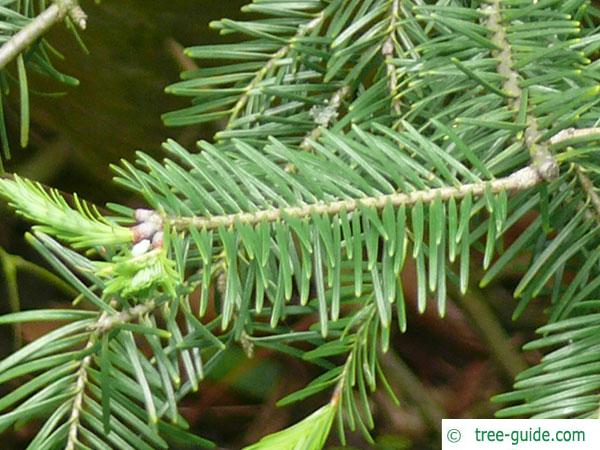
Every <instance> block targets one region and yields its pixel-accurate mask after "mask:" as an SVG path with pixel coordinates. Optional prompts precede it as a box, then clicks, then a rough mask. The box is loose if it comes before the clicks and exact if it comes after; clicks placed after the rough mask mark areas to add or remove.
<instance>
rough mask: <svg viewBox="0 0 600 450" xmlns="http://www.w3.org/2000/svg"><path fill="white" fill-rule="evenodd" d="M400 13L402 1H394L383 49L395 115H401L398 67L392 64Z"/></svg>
mask: <svg viewBox="0 0 600 450" xmlns="http://www.w3.org/2000/svg"><path fill="white" fill-rule="evenodd" d="M399 13H400V0H393V1H392V6H391V10H390V36H389V37H388V38H387V40H386V41H385V42H384V44H383V47H382V48H381V54H382V55H383V58H384V59H385V70H386V72H387V76H388V78H389V83H388V84H389V89H390V94H391V96H392V101H391V103H392V109H393V111H394V113H395V114H397V115H400V113H401V110H400V102H399V100H398V99H396V98H394V96H395V95H396V90H397V89H398V73H397V72H396V66H395V65H394V63H392V62H391V59H392V58H393V57H394V48H395V39H394V36H395V34H396V26H397V23H398V15H399Z"/></svg>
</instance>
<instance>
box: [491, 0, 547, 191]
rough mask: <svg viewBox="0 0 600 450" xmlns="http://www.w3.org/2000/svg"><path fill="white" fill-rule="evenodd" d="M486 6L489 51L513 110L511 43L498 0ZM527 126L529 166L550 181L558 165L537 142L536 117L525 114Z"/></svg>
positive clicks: (517, 93) (519, 93)
mask: <svg viewBox="0 0 600 450" xmlns="http://www.w3.org/2000/svg"><path fill="white" fill-rule="evenodd" d="M486 1H487V4H488V5H487V6H484V7H483V8H482V10H483V12H484V13H485V14H487V21H486V22H485V25H486V26H487V27H488V29H489V30H490V31H491V32H492V34H493V36H492V43H493V44H495V45H496V46H497V47H498V48H499V49H500V50H499V51H493V52H492V54H494V55H495V56H496V58H497V59H498V73H499V74H500V75H501V76H502V77H503V80H504V81H503V83H502V88H503V90H504V92H505V93H506V94H507V95H508V96H509V97H511V100H510V101H509V107H510V109H511V110H513V111H517V110H518V108H519V106H520V105H521V100H522V97H523V90H522V89H521V87H520V85H519V72H518V71H517V70H516V69H515V68H514V57H513V53H512V48H511V45H510V43H509V41H508V37H507V31H506V29H505V28H504V26H503V20H504V19H503V17H502V12H501V1H500V0H486ZM526 124H527V128H526V129H525V144H526V146H527V148H528V149H529V153H530V155H531V159H532V165H533V167H534V168H535V169H536V170H537V171H538V172H539V174H540V176H541V177H542V178H544V179H545V180H552V179H554V178H556V177H557V176H558V172H559V169H558V164H557V162H556V161H555V159H554V157H553V156H552V154H551V153H550V150H549V144H548V143H547V142H540V141H541V138H542V134H543V133H542V132H541V131H540V129H539V125H538V121H537V119H536V118H535V117H534V116H533V115H531V114H527V118H526Z"/></svg>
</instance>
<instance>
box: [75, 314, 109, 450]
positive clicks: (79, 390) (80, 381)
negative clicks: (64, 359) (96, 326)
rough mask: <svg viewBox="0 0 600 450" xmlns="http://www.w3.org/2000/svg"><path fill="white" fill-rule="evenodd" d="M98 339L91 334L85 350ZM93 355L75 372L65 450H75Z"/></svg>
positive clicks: (86, 358) (102, 316)
mask: <svg viewBox="0 0 600 450" xmlns="http://www.w3.org/2000/svg"><path fill="white" fill-rule="evenodd" d="M106 316H107V313H106V312H104V313H102V315H101V316H100V320H102V319H103V318H104V317H106ZM97 339H98V335H97V334H95V333H92V334H91V335H90V337H89V339H88V341H87V343H86V345H85V350H88V349H90V348H92V347H93V346H94V345H95V344H96V342H97ZM92 358H93V354H89V355H87V356H86V357H84V358H83V359H82V360H81V364H80V365H79V369H78V370H77V382H76V385H75V392H76V394H75V398H74V399H73V406H72V407H71V416H70V418H69V433H68V435H67V443H66V446H65V450H75V448H76V446H77V443H78V442H77V435H78V431H79V423H80V416H81V410H82V408H83V399H84V398H85V387H86V384H87V381H88V372H87V371H88V369H89V367H90V365H91V364H92Z"/></svg>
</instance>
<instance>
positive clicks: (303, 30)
mask: <svg viewBox="0 0 600 450" xmlns="http://www.w3.org/2000/svg"><path fill="white" fill-rule="evenodd" d="M324 20H325V11H321V12H320V13H319V14H318V15H317V16H316V17H315V18H314V19H313V20H311V21H310V22H308V23H307V24H306V25H304V26H302V27H299V29H298V32H297V33H296V35H295V36H294V37H293V38H292V39H291V40H290V43H289V44H287V45H284V46H283V47H281V48H280V49H279V50H277V51H276V52H275V53H274V54H273V55H272V56H271V58H270V59H269V61H268V62H267V63H266V64H265V65H264V67H263V68H262V69H260V70H259V71H258V73H257V74H256V76H255V77H254V78H253V79H252V80H251V81H250V83H249V84H248V85H247V86H246V88H245V89H244V93H243V94H241V95H240V98H239V99H238V101H237V103H236V104H235V106H234V107H233V109H232V111H231V115H230V116H229V120H228V124H227V128H231V125H232V124H233V121H234V120H235V119H236V118H237V116H238V115H239V114H240V112H241V111H242V109H243V108H244V106H246V104H247V103H248V100H249V98H250V94H251V93H252V90H253V89H254V88H256V87H257V86H258V85H259V83H260V82H261V81H262V80H263V79H264V77H265V76H266V75H267V74H268V73H269V71H270V70H271V69H272V68H273V67H275V65H276V64H277V63H278V62H279V60H281V59H282V58H284V57H286V56H287V54H288V53H289V51H290V50H291V49H292V43H293V42H294V40H295V39H298V38H301V37H303V36H306V35H307V34H308V33H310V32H312V31H313V30H314V29H316V28H317V27H318V26H319V25H320V24H321V23H322V22H323V21H324Z"/></svg>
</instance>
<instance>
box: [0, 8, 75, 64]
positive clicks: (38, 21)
mask: <svg viewBox="0 0 600 450" xmlns="http://www.w3.org/2000/svg"><path fill="white" fill-rule="evenodd" d="M67 15H68V16H69V17H70V18H71V20H73V22H75V24H77V26H78V27H79V28H81V29H82V30H83V29H85V27H86V19H87V16H86V14H85V13H84V12H83V10H82V9H81V7H80V6H79V2H78V0H54V2H53V3H52V4H51V5H50V6H49V7H48V8H46V9H45V10H44V11H42V12H41V13H40V14H39V15H38V16H36V17H35V18H34V19H33V20H32V21H31V22H29V23H28V24H27V25H25V26H24V27H23V28H22V29H21V30H19V31H18V32H17V33H15V34H14V35H13V36H12V37H11V38H10V39H9V40H8V41H7V42H6V43H5V44H4V45H2V47H0V69H3V68H4V67H6V65H7V64H8V63H10V62H11V61H12V60H13V59H15V58H16V57H17V56H18V55H19V54H21V53H22V52H23V51H24V50H25V49H27V47H29V46H30V45H31V44H33V43H34V42H35V41H36V40H37V39H38V38H40V37H41V36H42V35H43V34H45V33H46V32H47V31H48V30H49V29H50V28H52V26H53V25H55V24H57V23H58V22H61V21H62V20H63V19H64V18H65V17H67Z"/></svg>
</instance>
